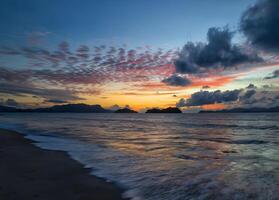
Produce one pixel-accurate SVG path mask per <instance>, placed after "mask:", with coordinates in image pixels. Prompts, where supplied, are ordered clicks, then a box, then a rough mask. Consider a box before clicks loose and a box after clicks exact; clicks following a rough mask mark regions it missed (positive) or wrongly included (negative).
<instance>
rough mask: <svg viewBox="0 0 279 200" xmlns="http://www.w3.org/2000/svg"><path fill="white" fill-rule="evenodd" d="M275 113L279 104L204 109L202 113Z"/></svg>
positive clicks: (278, 108) (278, 109)
mask: <svg viewBox="0 0 279 200" xmlns="http://www.w3.org/2000/svg"><path fill="white" fill-rule="evenodd" d="M264 112H266V113H274V112H279V106H277V107H272V108H256V107H255V108H233V109H227V110H202V111H200V113H264Z"/></svg>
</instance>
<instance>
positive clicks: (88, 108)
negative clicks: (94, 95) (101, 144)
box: [0, 104, 112, 113]
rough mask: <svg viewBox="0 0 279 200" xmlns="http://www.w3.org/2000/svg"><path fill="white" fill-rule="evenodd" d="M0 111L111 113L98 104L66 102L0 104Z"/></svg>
mask: <svg viewBox="0 0 279 200" xmlns="http://www.w3.org/2000/svg"><path fill="white" fill-rule="evenodd" d="M0 112H47V113H111V112H112V111H111V110H107V109H104V108H103V107H102V106H100V105H87V104H66V105H55V106H52V107H48V108H34V109H20V108H12V107H6V106H0Z"/></svg>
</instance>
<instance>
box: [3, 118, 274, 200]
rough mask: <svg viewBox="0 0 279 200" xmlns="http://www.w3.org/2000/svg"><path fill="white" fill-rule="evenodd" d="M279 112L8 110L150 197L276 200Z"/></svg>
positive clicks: (16, 122)
mask: <svg viewBox="0 0 279 200" xmlns="http://www.w3.org/2000/svg"><path fill="white" fill-rule="evenodd" d="M278 119H279V115H278V114H136V115H135V114H70V115H69V114H35V113H34V114H15V113H14V114H12V113H11V114H4V115H2V116H0V123H1V125H2V127H3V126H5V127H13V128H17V129H19V130H25V131H28V133H29V134H30V135H29V137H30V138H32V139H34V140H36V141H38V142H39V144H38V145H39V146H41V147H43V148H49V149H59V150H65V151H68V152H69V153H70V155H71V156H72V157H73V158H75V159H77V160H79V161H80V162H82V163H84V164H85V165H86V167H91V168H92V169H93V173H94V174H96V175H98V176H102V177H104V178H107V179H108V180H111V181H115V182H116V183H118V184H120V185H122V186H124V187H126V188H127V192H126V193H125V195H126V196H130V197H134V198H135V199H147V200H149V199H150V200H157V199H158V200H164V199H167V200H182V199H183V200H185V199H279V194H278V192H277V191H278V189H279V157H278V155H279V137H278V134H279V125H278Z"/></svg>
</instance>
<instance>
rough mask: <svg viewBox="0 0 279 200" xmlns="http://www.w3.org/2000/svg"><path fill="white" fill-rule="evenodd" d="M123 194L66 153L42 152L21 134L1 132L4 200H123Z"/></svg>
mask: <svg viewBox="0 0 279 200" xmlns="http://www.w3.org/2000/svg"><path fill="white" fill-rule="evenodd" d="M122 192H123V191H122V190H121V189H120V188H118V187H117V186H116V185H115V184H112V183H108V182H106V181H105V180H103V179H100V178H97V177H95V176H92V175H90V170H89V169H85V168H84V167H83V165H82V164H80V163H78V162H77V161H75V160H73V159H71V158H70V157H69V155H68V154H67V153H65V152H61V151H50V150H43V149H40V148H38V147H36V146H34V145H33V144H32V141H30V140H28V139H25V138H24V136H23V135H22V134H18V133H16V132H13V131H8V130H2V129H0V199H1V200H32V199H36V200H56V199H57V200H58V199H59V200H72V199H73V200H120V199H123V198H121V193H122Z"/></svg>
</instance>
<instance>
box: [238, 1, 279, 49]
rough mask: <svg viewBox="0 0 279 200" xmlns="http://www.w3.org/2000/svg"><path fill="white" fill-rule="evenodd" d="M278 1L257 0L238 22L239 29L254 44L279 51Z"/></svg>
mask: <svg viewBox="0 0 279 200" xmlns="http://www.w3.org/2000/svg"><path fill="white" fill-rule="evenodd" d="M278 10H279V1H278V0H258V1H257V3H256V4H255V5H254V6H252V7H250V8H249V9H247V10H246V11H245V12H244V14H243V16H242V18H241V22H240V29H241V30H242V32H243V33H244V34H245V35H246V36H247V38H248V40H249V41H250V42H251V43H252V44H253V45H255V46H257V47H260V48H263V49H265V50H269V51H273V52H278V51H279V26H278V24H279V12H278Z"/></svg>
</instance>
